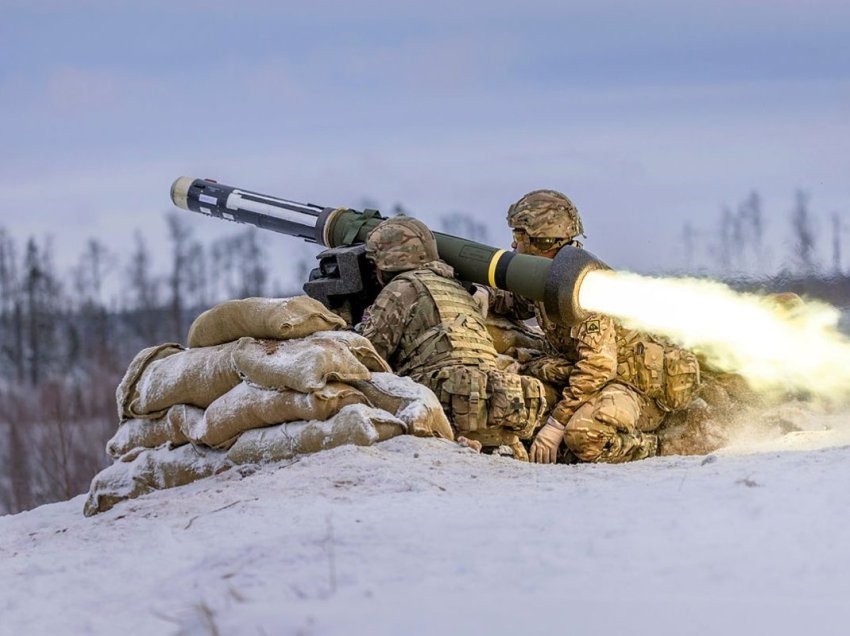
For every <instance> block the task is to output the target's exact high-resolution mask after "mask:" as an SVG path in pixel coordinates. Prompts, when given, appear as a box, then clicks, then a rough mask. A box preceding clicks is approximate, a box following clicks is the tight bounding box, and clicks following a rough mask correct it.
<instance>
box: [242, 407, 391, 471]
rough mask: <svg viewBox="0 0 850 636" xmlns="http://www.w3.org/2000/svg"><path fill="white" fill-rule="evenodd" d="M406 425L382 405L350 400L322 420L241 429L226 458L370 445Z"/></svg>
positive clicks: (276, 457) (273, 457)
mask: <svg viewBox="0 0 850 636" xmlns="http://www.w3.org/2000/svg"><path fill="white" fill-rule="evenodd" d="M406 428H407V427H406V425H405V424H404V422H402V421H401V420H400V419H398V418H396V417H394V416H392V415H390V414H389V413H387V412H386V411H384V410H382V409H375V408H371V407H369V406H365V405H363V404H354V405H349V406H345V407H343V408H342V409H341V410H340V411H339V413H337V414H336V415H334V416H333V417H332V418H330V419H329V420H327V421H325V422H320V421H312V422H290V423H288V424H280V425H278V426H268V427H265V428H257V429H254V430H251V431H245V432H244V433H242V434H241V435H240V436H239V438H238V439H237V440H236V442H235V443H234V444H233V446H232V447H231V448H230V450H229V451H227V458H228V459H229V460H230V461H232V462H233V463H235V464H256V463H262V462H273V461H280V460H284V459H291V458H292V457H295V456H296V455H303V454H306V453H317V452H319V451H322V450H327V449H330V448H336V447H337V446H342V445H344V444H354V445H356V446H371V445H372V444H376V443H378V442H382V441H384V440H387V439H390V438H391V437H395V436H396V435H401V434H402V433H404V432H405V430H406Z"/></svg>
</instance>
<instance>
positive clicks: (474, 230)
mask: <svg viewBox="0 0 850 636" xmlns="http://www.w3.org/2000/svg"><path fill="white" fill-rule="evenodd" d="M440 230H441V231H443V232H445V233H446V234H453V235H455V236H460V237H463V238H465V239H469V240H470V241H478V242H479V243H487V242H489V232H488V230H487V226H486V225H485V224H484V223H481V222H480V221H477V220H476V219H473V218H472V217H470V216H469V215H468V214H464V213H463V212H450V213H448V214H444V215H442V216H441V217H440Z"/></svg>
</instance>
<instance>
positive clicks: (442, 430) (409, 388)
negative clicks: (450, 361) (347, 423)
mask: <svg viewBox="0 0 850 636" xmlns="http://www.w3.org/2000/svg"><path fill="white" fill-rule="evenodd" d="M352 386H354V387H355V388H357V390H358V391H360V392H361V393H362V394H363V395H365V396H366V398H367V399H368V400H369V404H371V405H372V406H374V407H376V408H379V409H383V410H384V411H387V412H389V413H392V414H393V415H395V416H396V417H397V418H398V419H400V420H401V421H402V422H404V424H405V425H406V426H407V432H408V433H410V434H412V435H416V436H418V437H443V438H445V439H450V440H453V439H454V433H453V432H452V427H451V424H449V420H448V418H447V417H446V414H445V412H444V411H443V407H442V405H441V404H440V400H439V399H437V396H436V395H434V393H433V391H431V390H430V389H429V388H428V387H425V386H423V385H421V384H418V383H416V382H414V381H413V380H411V379H410V378H406V377H400V376H397V375H395V374H393V373H373V374H372V377H371V379H369V380H363V381H359V382H354V383H352Z"/></svg>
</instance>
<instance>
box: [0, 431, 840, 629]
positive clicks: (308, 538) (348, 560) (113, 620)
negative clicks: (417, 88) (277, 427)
mask: <svg viewBox="0 0 850 636" xmlns="http://www.w3.org/2000/svg"><path fill="white" fill-rule="evenodd" d="M837 422H838V420H837V419H836V420H835V421H832V422H831V424H832V425H833V428H835V426H834V425H835V424H836V423H837ZM840 423H841V426H842V427H844V432H846V430H850V419H848V417H847V416H843V419H841V421H840ZM813 428H818V427H817V425H815V426H813ZM842 439H846V438H843V437H841V436H840V435H839V434H838V433H836V431H835V430H832V431H817V430H813V431H807V432H801V433H796V434H793V435H791V436H786V437H785V438H781V439H778V440H772V441H769V442H751V443H748V444H742V445H741V446H739V447H738V448H736V449H735V450H727V451H723V452H720V453H717V454H715V455H711V456H709V457H665V458H654V459H650V460H646V461H642V462H635V463H632V464H625V465H619V466H604V465H575V466H537V465H527V464H522V463H520V462H515V461H514V460H511V459H507V458H501V457H492V456H483V455H477V454H475V453H474V452H473V451H471V450H469V449H463V448H461V447H459V446H457V445H455V444H453V443H451V442H447V441H443V440H437V439H418V438H413V437H409V436H402V437H398V438H394V439H392V440H389V441H387V442H383V443H381V444H378V445H376V446H374V447H366V448H363V447H353V446H345V447H340V448H337V449H334V450H330V451H326V452H323V453H318V454H316V455H312V456H305V457H302V458H300V459H298V460H295V461H293V462H289V463H287V464H286V465H267V466H263V467H241V468H239V469H234V470H231V471H228V472H225V473H222V474H220V475H217V476H214V477H210V478H208V479H205V480H202V481H200V482H196V483H194V484H190V485H188V486H185V487H182V488H176V489H172V490H167V491H161V492H156V493H153V494H150V495H146V496H144V497H141V498H139V499H135V500H132V501H130V502H126V503H123V504H119V505H118V506H116V507H115V508H114V509H113V510H111V511H109V512H107V513H103V514H101V515H98V516H95V517H92V518H84V517H83V516H82V506H83V500H84V497H83V496H80V497H76V498H74V499H72V500H70V501H68V502H63V503H58V504H51V505H47V506H42V507H41V508H38V509H35V510H32V511H29V512H25V513H21V514H18V515H14V516H6V517H0V537H2V543H0V581H2V582H3V585H2V588H0V616H1V617H2V620H0V634H3V635H5V634H10V635H11V634H22V633H25V634H51V633H62V634H114V633H116V632H122V633H127V634H178V633H182V634H209V633H221V634H433V633H440V632H445V633H476V634H478V633H486V634H509V633H512V634H515V633H548V632H551V631H552V630H557V632H558V633H564V634H599V633H611V634H621V633H626V632H629V633H640V634H642V633H652V634H677V635H678V634H714V633H732V634H741V633H750V632H753V633H770V634H792V633H798V632H799V631H801V630H806V631H807V632H808V633H816V634H839V633H841V634H843V633H845V632H846V624H847V621H848V619H850V601H848V598H847V597H848V593H850V532H848V531H847V522H848V519H850V496H848V494H847V484H848V477H850V446H839V447H835V446H832V444H834V443H836V442H837V441H840V440H842ZM818 446H825V447H824V448H818ZM797 448H806V449H807V450H804V451H801V450H797ZM812 449H816V450H812ZM216 630H218V631H216ZM720 630H723V631H722V632H721V631H720Z"/></svg>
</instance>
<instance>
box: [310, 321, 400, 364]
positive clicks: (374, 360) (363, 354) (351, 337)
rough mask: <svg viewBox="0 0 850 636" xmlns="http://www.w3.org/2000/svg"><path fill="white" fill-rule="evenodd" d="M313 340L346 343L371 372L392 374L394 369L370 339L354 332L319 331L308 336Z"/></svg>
mask: <svg viewBox="0 0 850 636" xmlns="http://www.w3.org/2000/svg"><path fill="white" fill-rule="evenodd" d="M313 338H318V339H322V338H333V339H334V340H337V341H339V342H343V343H345V346H347V347H348V349H349V350H350V351H351V353H353V354H354V356H355V357H356V358H357V359H358V360H359V361H360V362H361V363H362V364H363V366H365V367H366V368H367V369H369V371H376V372H381V373H391V372H392V368H390V365H389V364H388V363H387V361H386V360H384V359H383V358H382V357H381V356H380V355H378V352H377V351H375V347H374V346H373V345H372V343H371V342H370V341H369V339H368V338H365V337H363V336H361V335H360V334H359V333H355V332H353V331H317V332H316V333H314V334H312V335H310V336H308V338H307V339H308V340H310V339H313Z"/></svg>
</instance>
